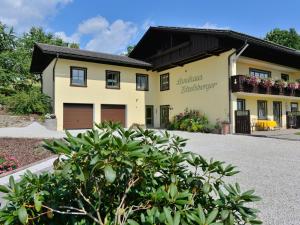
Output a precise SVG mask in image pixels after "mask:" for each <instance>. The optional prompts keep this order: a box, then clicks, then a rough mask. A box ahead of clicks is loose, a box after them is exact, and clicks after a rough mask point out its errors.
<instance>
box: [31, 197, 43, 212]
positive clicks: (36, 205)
mask: <svg viewBox="0 0 300 225" xmlns="http://www.w3.org/2000/svg"><path fill="white" fill-rule="evenodd" d="M33 199H34V208H35V210H36V211H37V212H39V211H41V209H42V201H40V196H39V195H38V194H34V197H33Z"/></svg>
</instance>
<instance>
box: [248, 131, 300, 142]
mask: <svg viewBox="0 0 300 225" xmlns="http://www.w3.org/2000/svg"><path fill="white" fill-rule="evenodd" d="M252 135H253V136H263V137H268V138H276V139H283V140H291V141H300V129H282V130H274V131H254V132H252Z"/></svg>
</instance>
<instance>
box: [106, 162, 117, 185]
mask: <svg viewBox="0 0 300 225" xmlns="http://www.w3.org/2000/svg"><path fill="white" fill-rule="evenodd" d="M104 175H105V179H106V181H107V182H108V183H113V182H114V181H115V179H116V176H117V174H116V171H114V169H113V168H112V166H111V165H107V166H105V168H104Z"/></svg>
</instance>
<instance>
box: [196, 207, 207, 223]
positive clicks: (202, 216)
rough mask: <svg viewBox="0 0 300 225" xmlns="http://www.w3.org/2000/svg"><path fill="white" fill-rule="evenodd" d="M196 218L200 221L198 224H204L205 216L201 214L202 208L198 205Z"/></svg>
mask: <svg viewBox="0 0 300 225" xmlns="http://www.w3.org/2000/svg"><path fill="white" fill-rule="evenodd" d="M198 216H199V219H200V223H201V224H204V223H205V214H204V212H203V208H202V206H201V205H198Z"/></svg>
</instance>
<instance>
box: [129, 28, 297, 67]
mask: <svg viewBox="0 0 300 225" xmlns="http://www.w3.org/2000/svg"><path fill="white" fill-rule="evenodd" d="M168 35H169V36H171V35H173V36H174V37H176V36H179V37H180V36H183V35H187V36H188V35H190V36H199V37H200V36H202V37H211V39H213V38H217V40H218V41H217V43H218V49H220V50H221V49H224V50H228V49H239V48H241V47H242V46H243V44H244V43H245V42H247V43H248V44H249V47H248V48H247V49H246V51H245V52H244V53H243V54H242V55H244V56H248V57H250V58H256V59H260V60H264V61H269V62H273V63H276V64H281V65H286V66H290V67H295V68H300V51H298V50H295V49H292V48H288V47H285V46H282V45H279V44H276V43H273V42H270V41H267V40H263V39H260V38H257V37H253V36H250V35H247V34H244V33H240V32H236V31H232V30H224V29H199V28H186V27H166V26H158V27H150V28H149V29H148V30H147V32H146V33H145V34H144V36H143V37H142V39H141V40H140V41H139V42H138V44H137V45H136V47H135V48H134V49H133V51H132V52H131V53H130V54H129V57H132V58H136V59H141V60H145V61H149V62H151V60H148V59H149V58H151V57H150V56H151V55H153V53H154V51H155V49H157V50H158V49H159V47H158V46H159V44H160V42H161V40H163V38H166V39H167V38H168ZM151 44H152V46H150V47H149V45H151Z"/></svg>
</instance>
